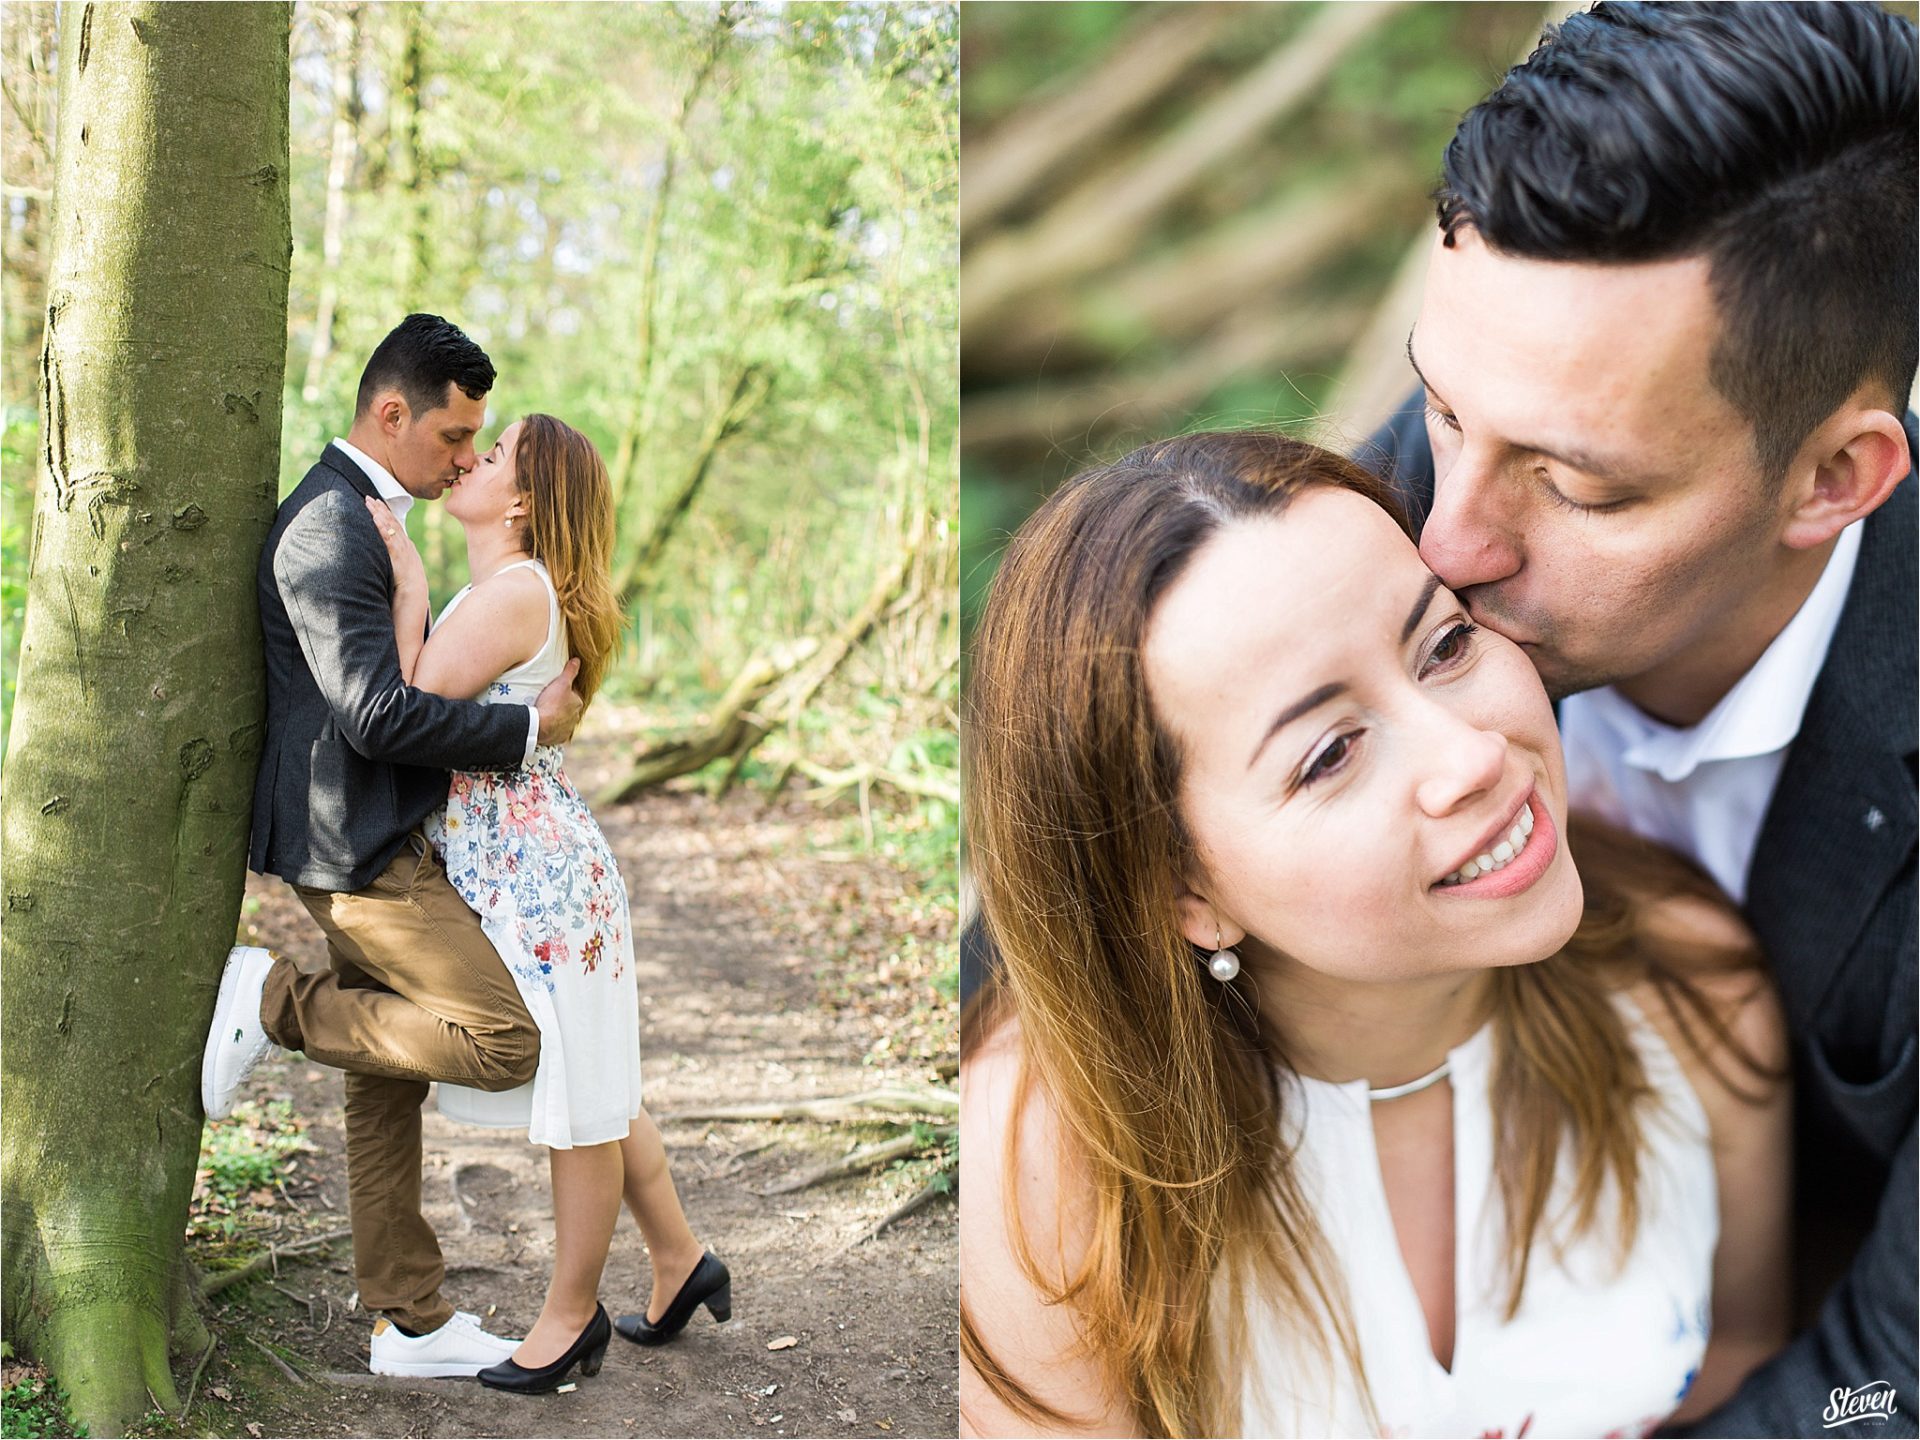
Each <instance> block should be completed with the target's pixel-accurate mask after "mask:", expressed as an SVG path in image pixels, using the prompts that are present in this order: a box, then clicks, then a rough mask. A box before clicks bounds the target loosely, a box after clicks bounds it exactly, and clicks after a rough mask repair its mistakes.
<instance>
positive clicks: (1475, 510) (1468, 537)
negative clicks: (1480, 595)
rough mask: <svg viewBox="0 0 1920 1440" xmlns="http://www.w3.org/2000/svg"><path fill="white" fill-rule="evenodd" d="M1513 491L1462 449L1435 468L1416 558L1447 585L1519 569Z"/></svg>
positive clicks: (1486, 580) (1457, 586) (1459, 586)
mask: <svg viewBox="0 0 1920 1440" xmlns="http://www.w3.org/2000/svg"><path fill="white" fill-rule="evenodd" d="M1513 498H1514V497H1513V496H1512V495H1511V493H1510V492H1509V490H1508V487H1507V486H1506V484H1505V483H1504V482H1503V480H1502V479H1501V477H1500V476H1499V475H1498V474H1497V473H1496V472H1495V471H1494V470H1493V469H1492V468H1491V467H1490V466H1488V465H1487V464H1486V463H1485V462H1484V461H1482V460H1481V459H1480V458H1479V457H1478V456H1476V455H1475V454H1474V453H1473V451H1472V449H1471V447H1468V448H1465V449H1462V450H1461V452H1460V453H1459V454H1458V455H1457V456H1455V457H1454V460H1453V463H1452V464H1451V465H1449V466H1447V467H1446V471H1445V473H1444V474H1442V473H1438V472H1436V473H1435V475H1434V482H1433V508H1432V509H1431V510H1430V511H1428V513H1427V523H1426V524H1425V525H1424V526H1422V527H1421V530H1420V558H1421V559H1422V560H1424V561H1426V563H1427V568H1428V569H1429V570H1431V571H1433V573H1434V574H1436V575H1438V576H1439V577H1440V580H1441V583H1442V584H1444V585H1445V586H1446V587H1447V588H1448V589H1449V590H1455V591H1459V590H1465V589H1467V588H1469V587H1471V586H1474V585H1487V584H1491V583H1493V582H1495V581H1498V580H1505V579H1506V578H1507V577H1508V576H1510V575H1512V574H1514V573H1515V572H1516V571H1518V570H1519V569H1520V563H1521V550H1520V546H1519V545H1518V543H1516V540H1515V537H1514V529H1515V527H1514V521H1515V520H1516V519H1517V517H1516V516H1515V515H1514V514H1513V513H1512V504H1513Z"/></svg>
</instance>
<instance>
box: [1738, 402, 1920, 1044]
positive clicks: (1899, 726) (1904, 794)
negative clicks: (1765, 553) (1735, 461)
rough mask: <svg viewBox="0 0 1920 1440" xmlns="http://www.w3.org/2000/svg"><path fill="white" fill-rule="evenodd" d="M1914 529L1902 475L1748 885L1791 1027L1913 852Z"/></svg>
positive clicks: (1844, 616)
mask: <svg viewBox="0 0 1920 1440" xmlns="http://www.w3.org/2000/svg"><path fill="white" fill-rule="evenodd" d="M1908 443H1909V445H1911V444H1912V443H1913V417H1912V416H1909V417H1908ZM1917 520H1920V510H1916V503H1915V496H1914V493H1913V481H1912V477H1911V476H1909V477H1908V479H1906V480H1904V481H1902V482H1901V484H1900V486H1899V488H1898V489H1896V490H1895V491H1894V493H1893V496H1892V497H1891V498H1890V499H1889V500H1888V501H1887V502H1886V504H1884V505H1882V506H1881V507H1880V509H1879V510H1877V511H1875V512H1874V513H1873V514H1872V515H1870V516H1868V517H1867V519H1866V520H1865V521H1864V522H1863V525H1864V528H1863V530H1862V533H1861V541H1860V559H1859V564H1858V568H1857V569H1856V570H1855V571H1854V577H1853V585H1852V589H1851V591H1850V593H1849V594H1848V596H1847V604H1846V608H1845V610H1843V611H1842V612H1841V616H1840V624H1839V626H1838V628H1836V629H1835V631H1834V636H1833V644H1832V646H1831V647H1830V648H1829V650H1828V652H1827V660H1826V663H1825V664H1824V665H1823V666H1822V667H1821V670H1820V677H1819V679H1818V681H1817V682H1816V683H1815V685H1814V689H1813V694H1812V695H1811V697H1809V699H1808V702H1807V713H1806V716H1805V718H1804V719H1803V720H1802V722H1801V726H1800V736H1799V738H1798V739H1796V740H1795V741H1794V742H1793V746H1792V748H1791V749H1790V750H1789V751H1788V752H1787V759H1786V764H1785V765H1784V766H1783V767H1782V769H1781V772H1780V781H1779V784H1778V786H1777V787H1776V788H1775V790H1774V794H1773V801H1772V803H1771V804H1770V805H1769V806H1768V808H1767V816H1766V820H1765V821H1764V822H1763V823H1762V825H1761V828H1760V838H1759V842H1758V844H1757V846H1756V847H1755V850H1754V857H1753V866H1752V869H1751V870H1750V871H1749V872H1748V884H1747V916H1748V919H1749V920H1750V921H1751V922H1752V923H1753V926H1754V929H1755V931H1756V932H1757V933H1758V935H1759V937H1760V942H1761V945H1762V947H1763V948H1764V949H1765V950H1766V951H1767V953H1768V956H1769V958H1771V959H1772V960H1773V962H1774V970H1775V974H1776V975H1777V976H1778V978H1779V981H1780V985H1781V988H1782V990H1783V992H1784V995H1783V998H1784V999H1785V1001H1786V1004H1787V1011H1788V1013H1789V1014H1790V1015H1791V1014H1798V1015H1810V1014H1812V1013H1814V1011H1815V1010H1816V1009H1817V1008H1818V1006H1819V1003H1820V1000H1821V998H1822V996H1823V995H1824V993H1825V991H1826V987H1827V985H1828V984H1829V983H1830V982H1831V981H1832V978H1833V976H1834V975H1835V974H1837V973H1838V971H1839V969H1840V961H1841V959H1842V958H1843V957H1844V956H1846V955H1847V954H1848V952H1849V951H1850V950H1851V949H1852V946H1853V944H1854V941H1855V940H1856V939H1857V938H1858V936H1859V934H1860V931H1861V928H1862V927H1863V926H1864V924H1865V923H1866V919H1867V916H1868V914H1869V913H1870V912H1871V911H1872V909H1873V907H1874V904H1875V902H1876V901H1877V900H1878V898H1879V897H1880V895H1881V894H1882V893H1884V891H1885V890H1886V888H1887V886H1888V884H1889V883H1890V882H1891V881H1892V880H1893V879H1894V877H1895V876H1896V875H1897V874H1898V873H1899V871H1900V868H1901V866H1902V865H1903V864H1904V863H1905V861H1906V860H1907V857H1908V856H1910V855H1911V854H1912V853H1913V848H1914V840H1915V831H1916V813H1915V811H1916V803H1915V796H1914V757H1915V711H1914V687H1915V633H1916V623H1917V616H1916V605H1915V589H1916V559H1915V528H1916V521H1917Z"/></svg>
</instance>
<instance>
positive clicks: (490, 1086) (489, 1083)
mask: <svg viewBox="0 0 1920 1440" xmlns="http://www.w3.org/2000/svg"><path fill="white" fill-rule="evenodd" d="M474 1040H475V1042H476V1043H477V1044H478V1045H479V1047H480V1064H481V1073H480V1075H479V1077H478V1078H476V1079H475V1080H474V1081H472V1085H473V1088H474V1089H476V1090H490V1091H498V1090H512V1089H515V1088H517V1087H519V1086H521V1085H524V1084H526V1083H527V1082H528V1081H529V1080H531V1079H533V1072H534V1071H535V1070H538V1069H539V1068H540V1029H539V1027H538V1026H536V1025H535V1024H534V1023H533V1021H532V1020H528V1021H527V1022H526V1024H524V1025H520V1024H514V1025H509V1026H507V1027H506V1028H504V1029H501V1030H496V1031H494V1032H492V1033H491V1034H487V1035H476V1036H475V1037H474Z"/></svg>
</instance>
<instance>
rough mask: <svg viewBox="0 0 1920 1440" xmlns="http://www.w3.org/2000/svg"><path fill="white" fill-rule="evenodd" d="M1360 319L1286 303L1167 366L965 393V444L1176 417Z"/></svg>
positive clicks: (1320, 355) (1308, 358)
mask: <svg viewBox="0 0 1920 1440" xmlns="http://www.w3.org/2000/svg"><path fill="white" fill-rule="evenodd" d="M1364 318H1365V312H1364V311H1362V310H1360V309H1359V308H1357V307H1353V306H1344V305H1336V306H1327V307H1307V306H1295V307H1288V308H1287V309H1285V310H1284V311H1281V310H1278V309H1276V310H1274V311H1273V312H1272V313H1257V312H1250V313H1248V314H1246V315H1244V316H1242V317H1241V318H1240V319H1238V320H1235V321H1232V322H1229V323H1228V324H1227V325H1225V326H1223V327H1221V328H1220V329H1218V330H1216V331H1215V332H1214V333H1213V334H1211V335H1209V336H1207V337H1206V339H1205V340H1204V341H1202V342H1200V343H1199V344H1197V345H1195V346H1193V347H1191V348H1189V349H1188V350H1187V351H1186V352H1185V353H1184V354H1183V355H1181V356H1180V358H1179V359H1178V360H1176V361H1175V362H1174V363H1172V364H1171V365H1167V364H1160V363H1156V364H1153V365H1151V366H1148V367H1146V368H1144V369H1142V370H1140V371H1137V372H1120V373H1117V374H1111V375H1109V376H1107V377H1105V378H1103V379H1101V380H1099V381H1096V382H1088V381H1085V380H1075V381H1069V382H1063V383H1061V384H1057V385H1032V386H1021V387H1018V388H1014V389H1006V390H989V391H986V392H984V393H976V394H969V395H968V397H967V415H966V427H967V444H968V445H969V446H970V447H974V448H979V447H983V446H988V445H1000V444H1008V443H1014V442H1025V443H1029V444H1036V445H1051V444H1054V443H1057V442H1063V441H1065V440H1066V439H1067V438H1068V437H1079V436H1083V435H1084V434H1086V433H1088V432H1091V431H1093V430H1097V429H1111V428H1113V427H1115V426H1120V425H1145V426H1147V427H1149V428H1153V427H1155V426H1158V425H1161V424H1164V423H1165V422H1167V421H1168V420H1173V421H1176V422H1177V421H1179V420H1181V419H1183V418H1184V414H1185V412H1186V410H1187V409H1188V408H1189V407H1191V406H1192V405H1193V404H1195V403H1196V402H1198V401H1199V400H1202V399H1204V398H1205V397H1206V396H1207V395H1208V394H1210V393H1211V392H1213V391H1214V390H1216V389H1218V388H1219V387H1220V386H1222V385H1224V384H1226V383H1227V382H1228V381H1230V380H1233V379H1236V378H1238V377H1240V376H1242V375H1246V374H1249V373H1260V372H1268V371H1275V370H1288V369H1293V368H1297V367H1300V366H1304V365H1309V364H1313V363H1316V362H1318V361H1321V360H1323V359H1325V358H1327V357H1329V356H1331V355H1337V354H1339V353H1340V352H1341V350H1342V349H1344V348H1345V347H1346V345H1347V344H1348V343H1349V342H1350V341H1351V339H1352V337H1353V335H1354V334H1355V333H1356V332H1357V331H1358V330H1359V328H1360V325H1361V324H1362V323H1363V321H1364Z"/></svg>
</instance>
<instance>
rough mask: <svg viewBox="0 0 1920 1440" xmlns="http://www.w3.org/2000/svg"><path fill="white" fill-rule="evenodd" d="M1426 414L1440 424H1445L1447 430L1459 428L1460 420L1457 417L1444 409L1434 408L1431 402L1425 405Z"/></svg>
mask: <svg viewBox="0 0 1920 1440" xmlns="http://www.w3.org/2000/svg"><path fill="white" fill-rule="evenodd" d="M1427 415H1428V416H1429V418H1431V419H1434V420H1438V421H1439V422H1440V423H1441V424H1442V425H1444V426H1446V427H1447V428H1448V429H1449V430H1458V429H1459V428H1460V421H1459V419H1458V417H1456V416H1453V415H1449V414H1448V413H1447V412H1446V411H1444V410H1436V409H1435V408H1434V407H1433V406H1432V405H1431V404H1429V405H1428V406H1427Z"/></svg>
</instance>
